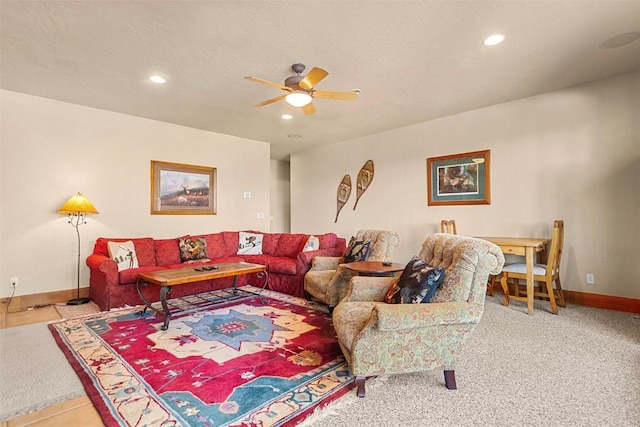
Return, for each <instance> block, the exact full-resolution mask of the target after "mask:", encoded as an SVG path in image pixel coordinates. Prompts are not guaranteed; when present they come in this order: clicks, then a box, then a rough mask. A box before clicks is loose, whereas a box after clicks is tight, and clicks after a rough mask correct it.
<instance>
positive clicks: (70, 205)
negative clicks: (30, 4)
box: [58, 193, 100, 215]
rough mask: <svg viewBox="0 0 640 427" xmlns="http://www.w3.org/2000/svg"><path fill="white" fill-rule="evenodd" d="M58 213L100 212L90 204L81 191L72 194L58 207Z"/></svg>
mask: <svg viewBox="0 0 640 427" xmlns="http://www.w3.org/2000/svg"><path fill="white" fill-rule="evenodd" d="M58 213H59V214H65V215H74V214H78V213H84V214H97V213H100V212H98V211H97V210H96V208H95V207H94V206H93V205H92V204H91V202H90V201H89V199H87V197H86V196H85V195H83V194H82V193H78V194H76V195H75V196H72V197H71V198H70V199H69V200H67V202H66V203H65V204H64V205H62V207H61V208H60V209H58Z"/></svg>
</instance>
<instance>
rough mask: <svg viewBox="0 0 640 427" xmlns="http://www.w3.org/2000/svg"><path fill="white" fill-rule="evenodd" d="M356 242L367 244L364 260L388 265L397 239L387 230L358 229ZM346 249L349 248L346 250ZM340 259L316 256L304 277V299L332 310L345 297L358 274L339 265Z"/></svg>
mask: <svg viewBox="0 0 640 427" xmlns="http://www.w3.org/2000/svg"><path fill="white" fill-rule="evenodd" d="M354 237H355V240H358V241H363V242H369V254H368V256H367V257H366V260H367V261H382V262H391V261H392V260H393V253H394V252H395V249H396V248H397V247H398V245H399V244H400V237H399V236H398V233H396V232H395V231H389V230H358V232H357V233H356V235H355V236H354ZM347 250H348V249H347ZM342 261H343V257H315V258H314V259H313V262H312V263H311V269H310V270H309V271H308V272H307V273H306V274H305V276H304V291H305V294H306V296H307V298H309V299H311V298H313V299H316V300H319V301H321V302H323V303H325V304H327V305H328V306H329V311H330V312H331V311H332V310H333V308H334V307H335V306H336V305H337V304H338V303H339V302H340V300H341V299H342V298H344V296H345V295H346V294H347V288H348V286H349V280H351V278H352V277H354V276H355V275H356V274H357V273H355V272H354V271H351V270H349V269H348V268H346V267H343V266H341V265H340V263H341V262H342Z"/></svg>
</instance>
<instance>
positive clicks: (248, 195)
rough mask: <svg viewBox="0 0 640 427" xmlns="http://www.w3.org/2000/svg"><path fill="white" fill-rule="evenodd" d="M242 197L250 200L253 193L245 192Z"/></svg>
mask: <svg viewBox="0 0 640 427" xmlns="http://www.w3.org/2000/svg"><path fill="white" fill-rule="evenodd" d="M242 197H244V198H245V199H250V198H251V191H245V192H244V193H243V194H242Z"/></svg>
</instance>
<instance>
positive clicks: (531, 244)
mask: <svg viewBox="0 0 640 427" xmlns="http://www.w3.org/2000/svg"><path fill="white" fill-rule="evenodd" d="M478 239H484V240H488V241H489V242H491V243H494V244H496V245H498V246H500V249H502V252H503V253H505V254H512V255H519V256H524V257H525V260H526V264H527V312H528V313H529V314H531V313H532V312H533V285H534V281H533V266H534V264H535V259H534V254H536V253H539V252H543V251H544V250H546V247H547V245H548V244H549V242H550V241H551V239H542V238H537V237H478ZM503 304H505V305H508V304H509V303H508V302H507V300H506V298H505V301H504V303H503Z"/></svg>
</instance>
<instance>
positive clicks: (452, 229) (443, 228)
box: [440, 219, 458, 234]
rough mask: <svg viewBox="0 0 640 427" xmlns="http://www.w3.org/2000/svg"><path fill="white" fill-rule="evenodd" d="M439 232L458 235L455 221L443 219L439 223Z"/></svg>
mask: <svg viewBox="0 0 640 427" xmlns="http://www.w3.org/2000/svg"><path fill="white" fill-rule="evenodd" d="M440 232H441V233H449V234H458V229H457V228H456V220H455V219H443V220H442V221H440Z"/></svg>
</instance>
